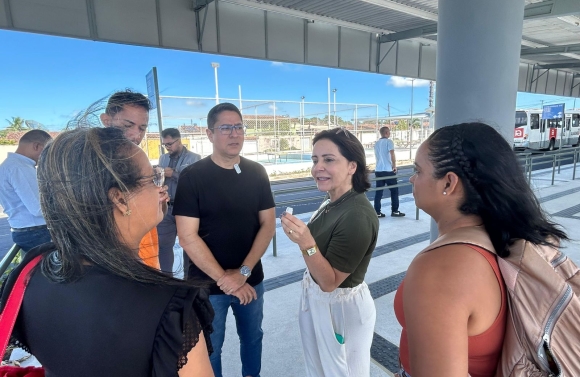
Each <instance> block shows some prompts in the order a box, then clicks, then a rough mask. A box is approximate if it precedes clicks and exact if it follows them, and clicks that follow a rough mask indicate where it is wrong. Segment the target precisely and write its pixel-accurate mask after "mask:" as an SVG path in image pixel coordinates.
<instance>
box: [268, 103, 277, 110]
mask: <svg viewBox="0 0 580 377" xmlns="http://www.w3.org/2000/svg"><path fill="white" fill-rule="evenodd" d="M268 108H269V109H270V110H272V111H278V106H276V105H274V104H271V105H269V106H268Z"/></svg>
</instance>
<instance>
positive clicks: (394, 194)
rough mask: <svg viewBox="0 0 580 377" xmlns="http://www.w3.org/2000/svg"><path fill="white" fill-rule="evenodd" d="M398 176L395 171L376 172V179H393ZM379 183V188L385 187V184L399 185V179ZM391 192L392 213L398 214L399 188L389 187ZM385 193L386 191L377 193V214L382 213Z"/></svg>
mask: <svg viewBox="0 0 580 377" xmlns="http://www.w3.org/2000/svg"><path fill="white" fill-rule="evenodd" d="M395 175H397V173H395V172H394V171H376V172H375V177H377V178H381V177H392V176H395ZM376 182H377V188H379V187H384V186H385V184H387V185H389V186H392V185H396V184H397V178H390V179H389V178H388V179H381V180H379V181H376ZM389 190H390V191H391V212H397V211H398V210H399V188H398V187H389ZM383 191H384V190H377V191H375V211H376V212H377V213H380V212H381V199H382V198H383Z"/></svg>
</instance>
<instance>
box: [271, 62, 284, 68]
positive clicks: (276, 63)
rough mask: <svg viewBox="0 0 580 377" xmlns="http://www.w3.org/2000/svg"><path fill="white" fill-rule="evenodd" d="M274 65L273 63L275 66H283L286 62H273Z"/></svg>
mask: <svg viewBox="0 0 580 377" xmlns="http://www.w3.org/2000/svg"><path fill="white" fill-rule="evenodd" d="M272 65H273V66H274V67H281V66H283V65H284V63H282V62H272Z"/></svg>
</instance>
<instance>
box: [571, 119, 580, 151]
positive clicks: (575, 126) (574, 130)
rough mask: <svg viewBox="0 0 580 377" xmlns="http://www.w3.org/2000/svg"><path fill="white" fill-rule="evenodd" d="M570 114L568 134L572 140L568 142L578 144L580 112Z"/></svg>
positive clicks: (579, 137)
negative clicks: (570, 125) (570, 121)
mask: <svg viewBox="0 0 580 377" xmlns="http://www.w3.org/2000/svg"><path fill="white" fill-rule="evenodd" d="M571 115H572V117H571V118H572V119H571V120H572V127H571V131H570V136H571V138H572V141H571V142H570V144H572V145H578V144H579V143H580V112H579V113H574V114H571Z"/></svg>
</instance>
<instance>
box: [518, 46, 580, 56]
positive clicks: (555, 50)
mask: <svg viewBox="0 0 580 377" xmlns="http://www.w3.org/2000/svg"><path fill="white" fill-rule="evenodd" d="M574 52H580V44H574V45H564V46H550V47H539V48H525V49H522V52H521V53H520V56H528V55H554V54H566V53H574Z"/></svg>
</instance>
